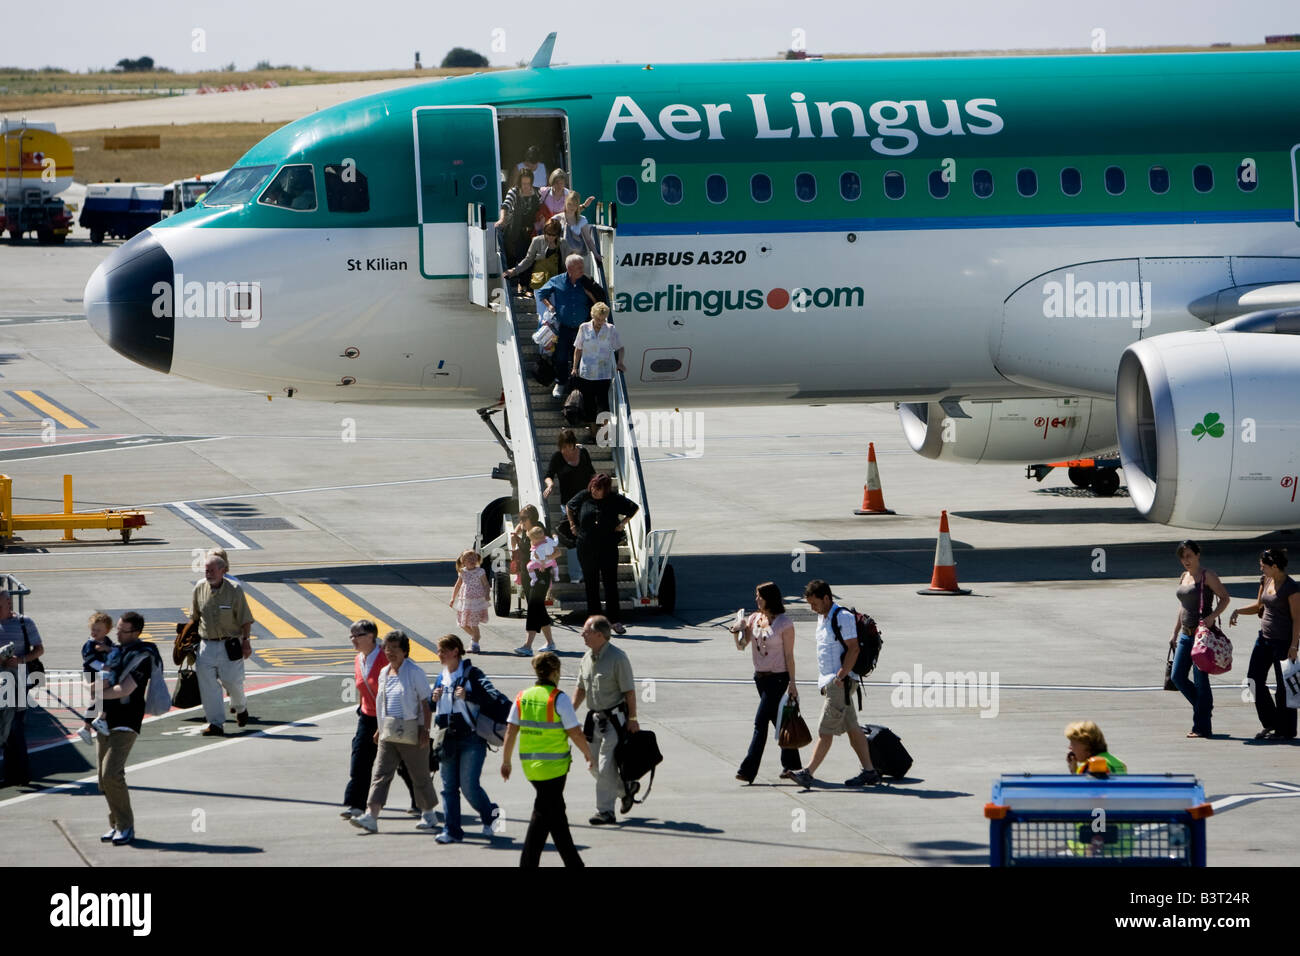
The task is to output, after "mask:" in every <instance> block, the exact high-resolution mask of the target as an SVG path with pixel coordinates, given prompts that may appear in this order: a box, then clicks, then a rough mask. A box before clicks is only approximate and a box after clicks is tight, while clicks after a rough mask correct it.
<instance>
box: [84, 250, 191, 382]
mask: <svg viewBox="0 0 1300 956" xmlns="http://www.w3.org/2000/svg"><path fill="white" fill-rule="evenodd" d="M175 278H176V277H175V265H174V263H173V262H172V257H171V256H170V255H168V253H167V250H166V249H164V248H163V247H162V244H161V243H160V242H159V241H158V240H157V239H156V238H154V235H153V232H152V231H149V230H146V231H145V232H142V233H140V234H139V235H137V236H136V237H135V238H133V239H131V240H130V241H128V242H125V243H123V244H122V245H121V246H119V247H118V248H117V249H115V250H114V251H113V252H112V253H111V254H110V255H109V257H108V258H107V259H105V260H104V261H103V262H101V263H100V264H99V268H97V269H96V270H95V271H94V273H93V274H92V275H91V277H90V281H89V282H87V283H86V291H85V294H84V296H83V298H82V304H83V305H84V306H85V309H86V319H87V321H88V322H89V323H90V327H91V328H92V329H94V330H95V334H96V335H98V336H99V337H100V338H101V339H103V340H104V341H105V342H107V343H108V344H109V345H110V346H111V347H112V348H113V350H114V351H116V352H118V353H119V354H121V355H125V356H126V357H127V358H129V359H130V360H131V361H132V362H136V363H138V364H140V365H143V366H144V367H145V368H151V369H153V370H154V371H157V372H163V373H164V374H166V373H169V372H171V368H172V344H173V338H174V336H175V332H176V323H175V319H174V318H173V317H172V309H171V302H172V297H171V294H170V290H171V285H172V283H173V281H175ZM158 283H163V285H162V286H159V285H158ZM163 290H166V291H165V292H164V291H163ZM159 313H162V314H161V315H160V314H159Z"/></svg>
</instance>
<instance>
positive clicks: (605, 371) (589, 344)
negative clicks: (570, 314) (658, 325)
mask: <svg viewBox="0 0 1300 956" xmlns="http://www.w3.org/2000/svg"><path fill="white" fill-rule="evenodd" d="M626 371H627V369H626V368H625V367H624V366H623V340H622V339H620V338H619V337H618V329H616V328H614V325H613V323H612V322H610V321H609V306H608V305H606V304H605V303H604V302H597V303H596V304H595V305H593V306H592V307H591V321H590V322H584V323H582V325H580V326H579V327H578V334H577V336H576V338H575V339H574V340H573V375H574V377H575V381H576V382H577V388H578V389H579V390H580V391H581V392H582V396H583V407H584V408H585V409H586V411H587V416H588V418H589V419H595V418H597V416H599V415H600V413H601V412H607V411H609V385H610V382H611V381H612V380H613V378H614V373H615V372H626Z"/></svg>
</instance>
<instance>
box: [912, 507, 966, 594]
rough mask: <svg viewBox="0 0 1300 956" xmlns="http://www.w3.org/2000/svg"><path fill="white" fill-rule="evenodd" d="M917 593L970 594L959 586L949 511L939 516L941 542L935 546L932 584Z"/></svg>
mask: <svg viewBox="0 0 1300 956" xmlns="http://www.w3.org/2000/svg"><path fill="white" fill-rule="evenodd" d="M916 593H917V594H926V595H939V594H948V595H958V594H970V591H968V590H967V589H965V588H961V587H958V586H957V562H956V561H955V560H953V556H952V538H950V537H949V536H948V512H946V511H945V512H943V513H942V514H941V515H940V516H939V543H938V544H937V545H935V548H934V574H933V575H931V577H930V586H929V587H928V588H925V589H924V590H921V591H917V592H916Z"/></svg>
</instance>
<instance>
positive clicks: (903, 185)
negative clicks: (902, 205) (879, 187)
mask: <svg viewBox="0 0 1300 956" xmlns="http://www.w3.org/2000/svg"><path fill="white" fill-rule="evenodd" d="M906 192H907V180H906V179H904V178H903V174H902V173H900V172H899V171H898V170H896V169H891V170H890V171H889V172H887V173H885V195H886V196H887V197H889V198H890V199H902V198H903V194H904V193H906Z"/></svg>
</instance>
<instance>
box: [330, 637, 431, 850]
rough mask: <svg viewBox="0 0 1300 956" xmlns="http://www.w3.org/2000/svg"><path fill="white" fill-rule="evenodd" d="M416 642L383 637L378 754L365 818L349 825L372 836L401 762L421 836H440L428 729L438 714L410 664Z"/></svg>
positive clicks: (377, 712) (424, 682) (420, 673)
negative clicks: (427, 833) (385, 661)
mask: <svg viewBox="0 0 1300 956" xmlns="http://www.w3.org/2000/svg"><path fill="white" fill-rule="evenodd" d="M410 653H411V639H410V638H409V637H407V636H406V635H405V634H403V633H402V632H401V631H389V632H388V633H387V634H385V635H384V657H386V658H387V659H388V664H387V665H386V666H385V667H384V669H383V670H381V671H380V672H379V683H378V687H377V689H376V693H375V719H376V721H377V722H378V724H379V729H378V730H376V731H375V743H376V744H378V745H379V753H378V756H377V757H376V760H375V770H374V774H373V776H372V777H371V778H370V796H369V797H368V798H367V800H366V804H367V807H366V812H365V813H364V814H362V815H361V816H359V817H353V818H352V819H351V820H350V821H349V822H350V823H351V824H352V825H353V826H354V827H360V828H361V829H362V830H365V831H366V832H367V833H377V832H379V823H378V820H379V812H380V811H381V810H383V809H384V803H385V802H386V801H387V800H388V786H389V784H391V783H392V782H393V775H394V774H395V773H396V772H397V764H398V761H401V762H402V763H404V764H406V770H407V773H409V774H410V775H411V791H412V794H413V795H414V797H415V805H416V806H417V807H419V809H420V822H419V823H417V824H416V825H415V828H416V829H417V830H437V829H438V823H437V819H436V816H435V814H434V810H433V808H434V807H436V806H437V805H438V795H437V794H436V793H434V790H433V779H432V777H430V775H429V723H430V721H431V720H432V718H433V710H432V709H431V708H430V706H429V697H430V690H429V678H427V677H425V676H424V671H422V670H420V668H419V666H418V665H417V664H416V663H415V662H414V661H413V660H411V658H410V656H409V655H410Z"/></svg>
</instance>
